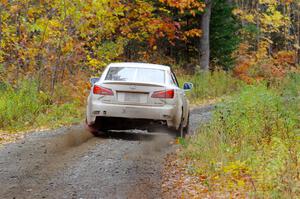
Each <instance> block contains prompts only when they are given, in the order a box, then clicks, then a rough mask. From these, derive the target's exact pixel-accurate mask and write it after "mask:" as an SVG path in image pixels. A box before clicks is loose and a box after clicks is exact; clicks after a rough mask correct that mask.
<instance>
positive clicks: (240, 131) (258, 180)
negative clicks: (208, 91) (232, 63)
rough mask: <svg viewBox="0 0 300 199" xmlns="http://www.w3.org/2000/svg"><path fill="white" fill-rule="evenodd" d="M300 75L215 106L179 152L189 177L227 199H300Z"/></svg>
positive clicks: (247, 88) (255, 87)
mask: <svg viewBox="0 0 300 199" xmlns="http://www.w3.org/2000/svg"><path fill="white" fill-rule="evenodd" d="M299 96H300V75H298V74H292V75H290V76H289V77H288V78H286V79H285V80H284V81H282V82H281V84H278V85H277V86H274V87H272V88H267V86H265V85H263V84H260V85H252V86H244V87H243V88H242V89H241V91H240V92H239V93H237V94H235V95H233V96H232V97H231V98H230V99H227V100H225V101H224V102H223V103H221V104H219V105H218V106H217V108H216V110H215V111H214V114H213V119H212V121H211V122H210V123H209V124H207V125H206V126H204V127H202V128H201V129H200V132H199V133H198V134H197V136H195V137H194V138H193V139H190V140H189V141H188V142H187V143H188V144H186V146H185V149H184V150H183V155H184V157H187V158H188V159H189V160H190V165H191V166H190V167H189V168H188V171H189V172H190V173H191V174H192V175H199V176H200V175H206V180H205V182H204V184H205V185H206V186H207V187H208V190H210V191H211V192H219V193H223V194H224V193H226V194H227V195H228V194H230V195H231V197H236V194H238V196H239V197H242V198H243V197H254V198H257V197H258V198H296V197H297V196H299V195H300V183H299V182H300V175H299V173H300V166H299V164H300V142H299V140H300V97H299Z"/></svg>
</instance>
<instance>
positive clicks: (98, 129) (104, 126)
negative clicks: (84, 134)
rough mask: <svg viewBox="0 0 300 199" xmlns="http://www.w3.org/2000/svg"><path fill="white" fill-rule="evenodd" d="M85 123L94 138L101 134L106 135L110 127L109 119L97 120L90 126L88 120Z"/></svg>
mask: <svg viewBox="0 0 300 199" xmlns="http://www.w3.org/2000/svg"><path fill="white" fill-rule="evenodd" d="M85 121H86V128H87V130H88V131H89V132H90V133H92V134H93V135H94V136H99V134H100V133H106V132H107V131H108V130H109V127H110V121H109V118H105V119H104V118H101V117H100V118H96V121H95V123H94V124H92V125H88V124H87V120H85Z"/></svg>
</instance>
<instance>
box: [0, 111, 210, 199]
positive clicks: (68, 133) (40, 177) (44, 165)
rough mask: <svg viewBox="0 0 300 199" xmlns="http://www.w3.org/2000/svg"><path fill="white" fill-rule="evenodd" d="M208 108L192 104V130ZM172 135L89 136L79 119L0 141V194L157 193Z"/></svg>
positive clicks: (172, 147)
mask: <svg viewBox="0 0 300 199" xmlns="http://www.w3.org/2000/svg"><path fill="white" fill-rule="evenodd" d="M211 109H212V106H206V107H198V108H195V109H193V110H192V112H191V117H190V125H191V130H190V132H191V133H193V132H194V131H195V129H196V128H197V127H198V126H199V124H201V123H204V122H206V121H207V120H208V119H209V118H210V111H211ZM174 140H175V137H174V136H172V135H169V134H166V133H163V132H159V133H151V134H150V133H147V132H143V131H129V132H111V133H108V134H103V135H101V136H100V137H93V136H92V135H91V134H90V133H88V132H87V131H86V130H85V128H84V125H77V126H73V127H70V128H61V129H57V130H53V131H48V132H35V133H30V134H27V135H26V136H25V138H24V139H22V140H20V141H18V142H17V143H12V144H7V145H5V146H2V147H0V198H16V199H19V198H30V199H31V198H32V199H35V198H59V199H61V198H62V199H63V198H130V199H131V198H151V199H152V198H161V170H162V167H163V163H164V157H165V156H166V154H168V153H170V152H172V151H174V150H175V148H176V145H174V144H172V142H174Z"/></svg>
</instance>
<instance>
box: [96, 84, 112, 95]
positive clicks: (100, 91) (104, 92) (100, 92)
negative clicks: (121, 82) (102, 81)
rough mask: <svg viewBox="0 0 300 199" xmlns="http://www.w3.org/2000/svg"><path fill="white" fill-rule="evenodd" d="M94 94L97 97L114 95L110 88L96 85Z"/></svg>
mask: <svg viewBox="0 0 300 199" xmlns="http://www.w3.org/2000/svg"><path fill="white" fill-rule="evenodd" d="M93 93H94V94H97V95H114V93H113V91H112V90H111V89H109V88H104V87H101V86H97V85H94V88H93Z"/></svg>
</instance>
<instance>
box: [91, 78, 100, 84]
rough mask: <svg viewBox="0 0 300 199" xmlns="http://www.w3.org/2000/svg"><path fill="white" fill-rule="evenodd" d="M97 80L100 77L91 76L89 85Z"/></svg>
mask: <svg viewBox="0 0 300 199" xmlns="http://www.w3.org/2000/svg"><path fill="white" fill-rule="evenodd" d="M99 80H100V78H98V77H92V78H90V83H91V85H94V84H95V83H96V82H97V81H99Z"/></svg>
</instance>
